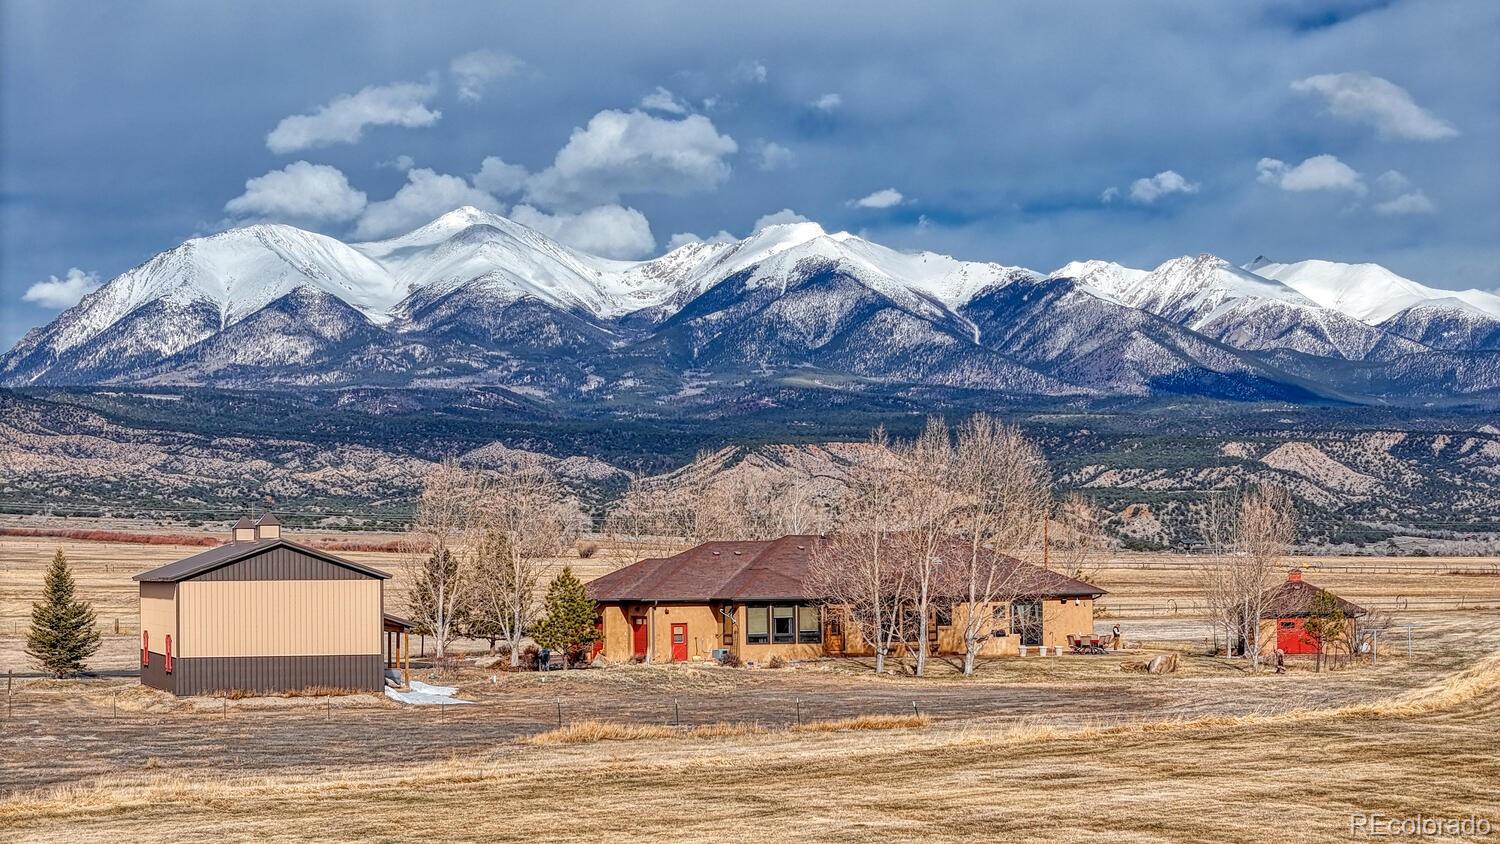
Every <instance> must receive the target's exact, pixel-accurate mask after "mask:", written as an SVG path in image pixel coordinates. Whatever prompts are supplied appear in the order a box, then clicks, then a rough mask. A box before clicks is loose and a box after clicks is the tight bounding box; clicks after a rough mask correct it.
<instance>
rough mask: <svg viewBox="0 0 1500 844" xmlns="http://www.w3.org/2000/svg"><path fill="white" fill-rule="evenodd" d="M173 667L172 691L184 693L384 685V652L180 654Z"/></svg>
mask: <svg viewBox="0 0 1500 844" xmlns="http://www.w3.org/2000/svg"><path fill="white" fill-rule="evenodd" d="M172 668H173V675H174V677H175V678H176V689H175V690H171V689H169V691H175V692H176V693H177V694H179V695H205V694H212V693H214V692H222V691H229V690H237V691H247V692H255V693H259V694H265V693H270V692H292V691H298V690H302V689H316V688H331V689H352V690H361V691H372V692H378V691H380V690H382V689H383V688H384V687H385V674H384V667H383V666H382V665H381V656H380V654H349V655H338V656H236V657H194V658H188V659H179V660H177V661H176V663H175V664H174V665H173V666H172Z"/></svg>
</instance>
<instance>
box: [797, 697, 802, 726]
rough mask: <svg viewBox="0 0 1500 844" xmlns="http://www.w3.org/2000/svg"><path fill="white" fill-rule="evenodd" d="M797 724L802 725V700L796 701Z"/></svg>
mask: <svg viewBox="0 0 1500 844" xmlns="http://www.w3.org/2000/svg"><path fill="white" fill-rule="evenodd" d="M797 723H798V724H801V723H802V699H801V698H798V699H797Z"/></svg>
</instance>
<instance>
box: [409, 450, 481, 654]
mask: <svg viewBox="0 0 1500 844" xmlns="http://www.w3.org/2000/svg"><path fill="white" fill-rule="evenodd" d="M484 495H485V484H484V481H483V479H482V478H481V477H480V476H479V475H478V474H477V473H475V472H471V471H469V470H468V469H465V468H464V467H462V466H460V465H459V464H458V461H457V460H455V459H453V458H451V457H449V458H445V459H444V460H443V461H441V462H440V463H438V464H437V465H435V466H433V467H432V468H431V469H429V470H428V472H427V475H426V477H425V478H424V479H423V483H422V494H421V497H420V498H418V500H417V513H416V518H415V519H414V520H413V522H412V526H411V529H410V530H409V531H408V532H407V536H406V543H405V544H406V561H405V566H406V569H407V574H408V576H409V578H410V581H411V583H412V584H413V587H412V590H411V593H410V595H409V597H408V601H407V607H408V613H409V614H410V615H411V620H412V621H413V622H415V624H416V625H417V627H418V628H419V629H421V630H425V631H427V632H428V633H430V634H432V637H433V639H434V640H435V642H436V656H437V658H438V659H442V658H443V657H444V656H446V654H447V647H448V644H449V643H450V642H452V641H453V640H454V639H455V638H457V636H458V635H459V633H460V632H461V631H462V624H461V622H462V620H463V617H464V615H465V613H466V612H467V611H468V610H469V608H470V601H471V597H470V589H471V587H472V585H473V571H474V566H473V559H472V555H473V554H474V552H475V550H476V549H477V548H478V545H479V539H480V537H479V535H478V533H477V528H478V524H479V520H478V515H479V514H478V508H477V506H476V504H477V503H478V502H479V501H481V500H482V499H483V498H484Z"/></svg>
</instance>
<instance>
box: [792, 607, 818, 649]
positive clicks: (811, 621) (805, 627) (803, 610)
mask: <svg viewBox="0 0 1500 844" xmlns="http://www.w3.org/2000/svg"><path fill="white" fill-rule="evenodd" d="M797 641H798V642H801V643H802V644H804V645H808V644H812V645H816V644H817V643H819V642H821V641H823V613H822V612H821V610H820V608H819V607H808V606H802V607H798V608H797Z"/></svg>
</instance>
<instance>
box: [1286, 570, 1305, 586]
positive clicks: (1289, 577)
mask: <svg viewBox="0 0 1500 844" xmlns="http://www.w3.org/2000/svg"><path fill="white" fill-rule="evenodd" d="M1286 582H1287V583H1301V582H1302V569H1292V570H1291V571H1289V572H1287V573H1286Z"/></svg>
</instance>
